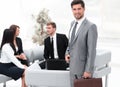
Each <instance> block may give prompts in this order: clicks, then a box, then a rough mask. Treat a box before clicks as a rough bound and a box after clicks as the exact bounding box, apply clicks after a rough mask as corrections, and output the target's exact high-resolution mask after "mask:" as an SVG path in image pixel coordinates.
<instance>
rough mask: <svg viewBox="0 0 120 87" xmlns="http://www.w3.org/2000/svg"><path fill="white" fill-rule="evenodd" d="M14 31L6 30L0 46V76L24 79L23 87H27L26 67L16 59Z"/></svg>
mask: <svg viewBox="0 0 120 87" xmlns="http://www.w3.org/2000/svg"><path fill="white" fill-rule="evenodd" d="M13 41H14V31H13V30H11V29H5V30H4V33H3V38H2V42H1V46H0V52H1V54H0V56H1V58H0V74H3V75H6V76H9V77H11V78H13V79H14V80H17V79H19V78H21V79H22V87H27V86H26V84H25V70H26V68H27V66H26V65H23V64H21V62H20V61H19V60H18V59H17V58H16V57H15V55H14V52H15V46H14V43H13Z"/></svg>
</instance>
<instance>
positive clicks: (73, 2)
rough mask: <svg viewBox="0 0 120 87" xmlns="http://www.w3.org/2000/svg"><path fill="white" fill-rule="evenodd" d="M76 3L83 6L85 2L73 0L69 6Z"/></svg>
mask: <svg viewBox="0 0 120 87" xmlns="http://www.w3.org/2000/svg"><path fill="white" fill-rule="evenodd" d="M77 4H80V5H81V6H82V7H83V8H85V3H84V1H83V0H73V1H72V2H71V8H72V7H73V5H77Z"/></svg>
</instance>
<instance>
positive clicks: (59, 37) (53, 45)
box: [40, 22, 68, 68]
mask: <svg viewBox="0 0 120 87" xmlns="http://www.w3.org/2000/svg"><path fill="white" fill-rule="evenodd" d="M46 28H47V33H48V34H49V37H47V38H46V39H45V40H44V58H45V59H46V60H48V59H56V60H57V59H63V60H65V52H66V49H67V46H68V38H67V37H66V35H65V34H58V33H56V24H55V23H54V22H49V23H47V27H46ZM40 66H41V68H45V64H41V65H40ZM54 67H55V66H54Z"/></svg>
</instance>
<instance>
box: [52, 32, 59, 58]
mask: <svg viewBox="0 0 120 87" xmlns="http://www.w3.org/2000/svg"><path fill="white" fill-rule="evenodd" d="M50 38H53V42H54V43H53V47H54V57H55V58H56V59H57V58H58V52H57V34H56V33H55V34H54V35H53V37H50Z"/></svg>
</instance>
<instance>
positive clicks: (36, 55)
mask: <svg viewBox="0 0 120 87" xmlns="http://www.w3.org/2000/svg"><path fill="white" fill-rule="evenodd" d="M43 48H44V46H36V47H33V48H31V49H27V50H24V53H25V54H26V56H27V58H28V60H29V62H30V63H33V62H34V61H35V60H39V61H40V60H43ZM9 80H12V78H10V77H7V76H5V75H2V74H0V83H4V84H3V87H6V82H7V81H9Z"/></svg>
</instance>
